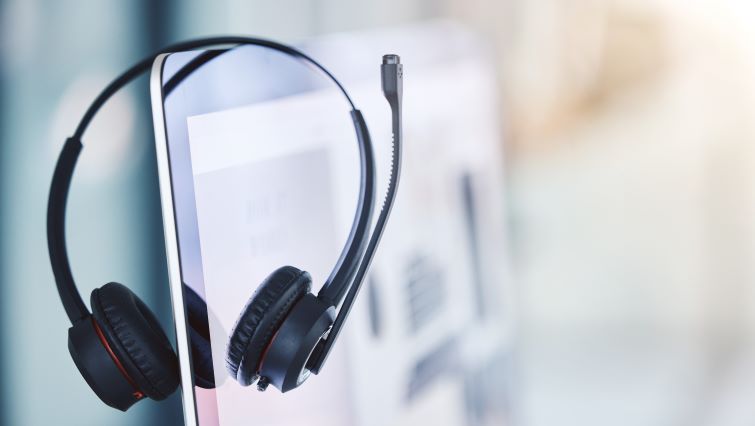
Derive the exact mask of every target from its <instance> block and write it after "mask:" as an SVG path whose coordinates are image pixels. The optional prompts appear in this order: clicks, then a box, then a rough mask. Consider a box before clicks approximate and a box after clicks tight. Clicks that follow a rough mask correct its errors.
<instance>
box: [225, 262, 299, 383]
mask: <svg viewBox="0 0 755 426" xmlns="http://www.w3.org/2000/svg"><path fill="white" fill-rule="evenodd" d="M311 287H312V278H311V277H310V275H309V273H307V272H305V271H301V270H299V269H297V268H294V267H293V266H284V267H282V268H279V269H277V270H275V271H274V272H273V273H272V274H270V275H269V276H268V277H267V278H266V279H265V281H263V282H262V284H261V285H260V286H259V287H258V288H257V290H256V291H255V292H254V295H252V297H251V299H249V302H247V304H246V306H245V307H244V310H243V311H242V312H241V315H240V316H239V319H238V321H237V322H236V325H235V326H234V328H233V330H232V331H231V337H230V341H229V343H228V352H227V354H226V366H227V368H228V372H229V373H230V374H231V376H232V377H235V378H236V380H237V381H238V382H239V383H240V384H242V385H243V386H249V385H250V384H252V382H253V381H254V379H255V377H256V376H257V373H258V371H259V368H260V362H261V361H262V358H263V357H264V353H265V351H266V349H267V347H268V345H269V344H270V341H271V340H272V339H273V336H275V333H276V332H277V330H278V329H279V328H280V326H281V324H282V323H283V320H284V319H285V318H286V315H287V314H288V313H289V312H290V311H291V308H293V306H294V305H295V304H296V302H298V301H299V300H300V299H301V298H302V297H304V295H306V294H307V293H309V291H310V289H311Z"/></svg>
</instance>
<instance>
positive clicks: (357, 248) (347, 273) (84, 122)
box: [47, 37, 400, 364]
mask: <svg viewBox="0 0 755 426" xmlns="http://www.w3.org/2000/svg"><path fill="white" fill-rule="evenodd" d="M218 45H254V46H260V47H266V48H270V49H273V50H276V51H278V52H281V53H285V54H288V55H290V56H292V57H294V58H298V59H301V60H303V61H305V62H307V63H309V64H311V65H312V66H314V67H315V68H316V69H318V70H319V71H321V72H322V73H323V74H325V76H326V77H328V79H330V80H331V81H332V82H333V83H335V85H336V86H337V87H338V89H339V90H340V92H341V93H342V94H343V95H344V97H345V98H346V100H347V102H348V103H349V106H350V107H351V118H352V121H353V123H354V127H355V130H356V134H357V141H358V143H359V157H360V166H361V172H360V185H359V196H358V201H357V209H356V213H355V215H354V220H353V223H352V227H351V231H350V232H349V236H348V238H347V240H346V244H345V245H344V248H343V250H342V251H341V254H340V256H339V258H338V261H337V262H336V265H335V266H334V268H333V270H332V272H331V273H330V276H329V277H328V279H327V280H326V281H325V283H324V284H323V287H322V289H321V290H320V292H319V294H318V297H319V298H321V299H322V300H323V301H325V302H327V303H330V304H331V305H332V306H337V305H338V304H339V303H340V302H341V301H342V300H343V298H344V296H346V291H347V290H349V288H350V287H353V288H352V289H351V291H349V294H348V297H347V303H346V304H345V305H348V306H345V307H347V308H350V306H351V303H352V302H353V298H354V297H355V296H356V292H357V291H358V287H359V284H360V283H361V281H362V279H363V278H364V274H365V272H366V269H367V268H368V267H369V263H370V261H371V258H372V255H373V254H374V251H375V248H376V246H377V242H378V240H379V239H380V235H381V234H382V228H383V227H384V225H385V220H387V215H388V213H389V211H390V205H391V204H392V201H393V197H394V194H395V186H396V184H397V181H398V174H397V173H396V171H397V170H398V168H397V166H398V164H394V169H393V170H392V173H391V182H390V185H389V196H388V197H386V203H385V204H384V206H383V211H381V215H380V216H381V217H380V218H379V220H378V225H377V226H376V228H375V231H376V233H377V235H375V234H373V237H372V239H371V240H370V244H369V247H368V244H367V241H368V236H369V232H368V231H369V226H370V224H371V220H372V212H373V207H374V203H375V159H374V154H373V152H372V143H371V140H370V136H369V132H368V131H367V126H366V123H365V121H364V118H363V117H362V114H361V112H360V111H359V110H357V109H356V107H355V106H354V103H353V102H352V100H351V98H350V97H349V95H348V93H347V92H346V90H345V89H344V87H343V86H342V85H341V83H340V82H339V81H338V80H337V79H336V78H335V77H334V76H333V75H332V74H331V73H330V72H329V71H328V70H327V69H325V67H323V66H322V65H321V64H320V63H318V62H317V61H315V60H314V59H312V58H311V57H309V56H307V55H306V54H305V53H303V52H301V51H299V50H297V49H295V48H293V47H290V46H286V45H284V44H280V43H276V42H273V41H270V40H265V39H259V38H253V37H211V38H205V39H197V40H191V41H187V42H183V43H177V44H174V45H172V46H168V47H167V48H165V49H162V50H160V51H159V52H155V53H154V54H152V55H150V56H149V57H147V58H145V59H143V60H142V61H140V62H138V63H137V64H136V65H134V66H132V67H131V68H130V69H128V70H127V71H125V72H124V73H123V74H121V75H120V76H119V77H118V78H116V79H115V80H113V81H112V82H111V83H110V84H109V85H108V86H107V87H106V88H105V89H104V90H103V91H102V92H101V93H100V94H99V95H98V96H97V98H95V100H94V102H93V103H92V104H91V105H90V106H89V108H88V109H87V111H86V113H85V114H84V116H83V117H82V119H81V121H80V122H79V125H78V126H77V128H76V131H75V132H74V134H73V136H71V137H70V138H68V139H67V140H66V142H65V144H64V146H63V150H62V152H61V154H60V157H59V159H58V162H57V164H56V166H55V172H54V174H53V179H52V184H51V187H50V196H49V200H48V206H47V240H48V249H49V253H50V262H51V263H52V269H53V273H54V275H55V283H56V285H57V288H58V293H59V295H60V299H61V301H62V303H63V307H64V308H65V311H66V314H67V315H68V318H69V319H70V320H71V322H72V323H73V324H76V323H77V322H79V321H81V320H82V319H85V318H88V317H89V315H90V312H89V309H88V308H87V307H86V305H85V304H84V302H83V300H82V298H81V294H80V293H79V291H78V289H77V287H76V284H75V282H74V280H73V274H72V272H71V266H70V262H69V259H68V250H67V247H66V233H65V216H66V206H67V200H68V192H69V189H70V185H71V179H72V177H73V172H74V169H75V167H76V163H77V161H78V158H79V154H80V153H81V149H82V147H83V146H82V143H81V138H82V136H83V135H84V132H85V131H86V129H87V128H88V126H89V124H90V122H91V121H92V119H93V118H94V116H95V115H96V114H97V112H98V111H99V110H100V108H101V107H102V106H103V105H104V104H105V103H106V102H107V100H108V99H110V97H112V96H113V95H114V94H115V93H116V92H118V90H120V89H121V88H122V87H124V86H125V85H126V84H128V83H129V82H130V81H132V80H133V79H135V78H136V77H137V76H139V75H141V74H142V73H145V72H147V71H148V70H149V69H150V67H151V65H152V63H153V61H154V59H155V58H156V57H157V55H159V54H162V53H172V52H180V51H187V50H194V49H199V48H205V47H210V46H218ZM221 53H222V52H221ZM218 54H219V53H217V52H213V53H212V54H210V53H207V54H206V56H203V55H200V57H201V58H202V59H198V58H195V59H198V60H195V61H190V62H189V64H187V65H186V66H185V67H184V68H182V69H181V70H179V71H178V72H177V73H176V75H174V78H172V79H171V80H169V81H168V83H167V84H166V85H165V86H164V87H163V98H165V97H167V96H168V95H169V93H170V91H172V90H173V89H174V88H175V87H177V86H178V85H179V84H180V83H181V81H183V79H185V78H186V77H188V76H189V75H190V74H191V73H192V72H193V71H194V70H195V69H196V68H198V67H200V66H201V65H203V64H204V63H206V62H207V61H209V60H211V59H212V58H214V57H216V56H217V55H218ZM192 68H193V69H192ZM392 106H393V105H392ZM394 111H395V110H394ZM394 119H395V117H394ZM394 135H395V138H398V137H399V135H400V127H396V124H395V120H394ZM397 142H398V141H397V140H395V139H394V144H396V143H397ZM394 149H395V147H394ZM394 155H395V152H394ZM384 213H385V215H384ZM383 216H385V217H383ZM365 251H367V256H366V257H367V259H366V261H365V262H362V263H361V265H360V260H362V258H363V256H364V255H365ZM355 276H356V279H354V278H355ZM352 282H353V283H355V284H356V286H350V284H351V283H352ZM346 315H348V309H347V310H346V312H341V313H339V315H338V318H337V319H336V326H337V327H334V331H336V333H335V334H336V335H337V330H338V329H340V325H341V324H342V322H343V320H344V319H345V317H346ZM333 337H336V336H333ZM334 340H335V339H329V343H330V344H332V342H333V341H334ZM325 353H327V351H325ZM321 361H324V359H323V360H321ZM320 364H321V362H320Z"/></svg>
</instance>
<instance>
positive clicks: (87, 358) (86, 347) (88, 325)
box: [68, 317, 141, 411]
mask: <svg viewBox="0 0 755 426" xmlns="http://www.w3.org/2000/svg"><path fill="white" fill-rule="evenodd" d="M68 351H69V352H70V353H71V358H73V362H74V363H75V364H76V367H77V368H78V369H79V372H81V375H82V376H84V380H86V382H87V383H88V384H89V387H91V388H92V390H93V391H94V393H95V394H97V396H98V397H99V398H100V399H101V400H102V402H104V403H105V404H107V405H109V406H111V407H113V408H117V409H119V410H121V411H126V410H128V409H129V407H131V406H132V405H134V404H135V403H136V402H138V401H139V400H140V399H141V398H140V397H138V395H139V394H138V392H139V390H138V389H136V388H135V387H134V385H133V384H131V383H129V381H128V379H126V377H125V376H124V375H123V373H122V372H121V371H120V370H119V369H118V367H117V365H116V363H115V362H114V361H113V359H112V357H111V356H110V354H109V353H108V351H107V349H105V346H104V345H103V343H102V340H101V339H100V337H99V335H98V334H97V330H96V329H95V326H94V319H93V318H91V317H88V318H86V319H85V320H83V321H79V322H77V323H76V324H75V325H74V326H73V327H71V328H69V329H68Z"/></svg>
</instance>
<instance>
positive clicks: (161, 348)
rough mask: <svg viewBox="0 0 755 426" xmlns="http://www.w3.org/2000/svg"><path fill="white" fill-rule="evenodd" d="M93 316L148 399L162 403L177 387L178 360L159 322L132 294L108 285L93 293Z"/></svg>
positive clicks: (115, 285) (116, 285)
mask: <svg viewBox="0 0 755 426" xmlns="http://www.w3.org/2000/svg"><path fill="white" fill-rule="evenodd" d="M91 304H92V315H93V316H94V319H95V320H96V321H97V324H98V325H99V327H100V329H101V330H102V333H103V334H104V336H105V339H106V340H107V342H108V343H109V345H110V347H111V349H112V350H113V353H114V354H115V356H116V357H117V358H118V360H119V361H120V362H121V364H122V365H123V367H124V369H125V370H126V372H127V373H128V375H129V376H130V378H131V379H132V380H133V381H134V382H135V383H136V385H137V386H138V387H139V390H140V391H141V392H143V393H144V394H145V395H146V396H148V397H150V398H152V399H155V400H162V399H165V398H167V397H168V396H169V395H170V394H171V393H173V391H175V389H176V388H177V387H178V382H179V375H178V360H177V358H176V355H175V353H174V352H173V348H172V347H171V345H170V341H169V340H168V337H167V336H166V335H165V333H164V332H163V330H162V328H161V327H160V324H159V322H158V321H157V318H156V317H155V315H154V314H153V313H152V311H150V310H149V308H148V307H147V305H145V304H144V302H142V300H141V299H139V298H138V297H137V296H136V295H135V294H134V293H133V292H131V290H129V289H128V288H126V287H125V286H123V285H122V284H118V283H108V284H106V285H104V286H102V287H101V288H98V289H95V290H94V291H92V296H91Z"/></svg>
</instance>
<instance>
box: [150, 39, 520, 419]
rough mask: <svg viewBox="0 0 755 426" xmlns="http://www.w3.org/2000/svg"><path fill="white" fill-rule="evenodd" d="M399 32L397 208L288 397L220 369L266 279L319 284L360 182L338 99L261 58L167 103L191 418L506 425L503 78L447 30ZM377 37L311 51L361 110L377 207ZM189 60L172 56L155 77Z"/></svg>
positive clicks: (237, 55)
mask: <svg viewBox="0 0 755 426" xmlns="http://www.w3.org/2000/svg"><path fill="white" fill-rule="evenodd" d="M410 32H411V34H410V37H408V38H406V40H409V39H411V40H412V41H413V42H414V45H410V44H406V45H402V46H404V47H403V50H399V51H398V53H401V54H402V59H403V62H404V63H405V64H406V69H407V70H411V71H410V72H409V71H407V72H409V74H408V77H407V80H406V82H405V115H404V116H405V120H404V121H405V139H406V141H407V143H406V145H405V151H404V153H405V163H404V170H403V173H402V186H401V190H400V191H399V195H398V198H397V203H396V207H395V209H394V212H393V215H392V217H391V220H390V222H389V225H388V228H387V229H386V233H385V236H384V238H383V242H382V243H381V246H380V248H379V250H378V253H377V255H376V258H375V261H374V263H373V267H372V268H371V270H370V273H369V274H368V277H367V280H366V283H365V286H364V288H363V290H362V292H361V293H360V296H359V298H358V299H357V303H356V304H355V306H354V309H353V311H352V315H351V316H350V317H349V320H348V321H347V323H346V327H345V328H344V330H343V335H342V337H341V339H340V340H339V342H338V343H337V344H336V346H335V348H334V351H333V353H332V355H331V356H330V358H329V359H328V362H327V363H326V365H325V367H324V368H323V370H322V371H321V373H320V374H319V375H317V376H313V377H312V378H310V379H309V380H308V381H307V382H306V383H305V384H304V385H303V386H301V387H300V388H297V389H295V390H293V391H291V392H288V393H286V394H281V393H280V392H279V391H278V390H277V389H273V388H272V387H270V388H269V389H268V390H267V391H266V392H258V391H257V390H256V389H255V388H254V387H253V386H252V387H243V386H241V385H240V384H239V383H238V382H236V381H235V380H234V379H233V378H232V377H230V376H229V374H228V373H227V371H226V367H225V351H226V347H227V344H228V333H229V332H230V330H231V329H232V327H233V325H234V323H235V321H236V319H237V318H238V315H239V313H240V312H241V310H242V308H243V306H244V304H245V303H246V302H247V300H248V299H249V298H250V297H251V295H252V294H253V293H254V291H255V289H256V288H257V287H258V286H259V284H260V283H261V282H262V280H263V279H264V278H265V277H266V276H267V275H268V274H269V273H270V272H272V271H273V270H274V269H276V268H278V267H280V266H284V265H292V266H295V267H297V268H299V269H303V270H306V271H308V272H309V273H310V274H311V275H312V278H313V292H316V291H317V290H319V287H320V286H321V285H322V283H323V281H324V280H325V279H326V278H327V276H328V275H329V273H330V272H331V268H332V267H333V265H334V264H335V262H336V260H337V258H338V255H339V253H340V250H341V249H342V247H343V245H344V243H345V241H346V238H347V233H348V231H349V229H350V226H351V220H352V218H353V214H354V208H355V206H356V202H357V193H358V184H359V163H358V149H357V142H356V137H355V134H354V128H353V125H352V123H351V120H350V117H349V108H348V105H347V104H346V102H345V101H344V99H343V97H342V95H341V94H340V93H338V92H337V91H335V90H334V88H333V86H332V83H330V82H329V81H328V80H326V79H325V78H323V77H322V75H320V74H319V73H317V72H315V71H314V70H313V69H311V68H309V67H307V66H306V65H305V64H303V63H302V62H300V61H298V60H296V59H293V58H290V57H288V56H285V55H282V54H280V53H277V52H273V51H269V50H267V49H264V48H257V47H239V48H236V49H233V50H230V51H228V52H225V53H223V54H221V55H218V56H217V57H215V58H214V59H213V60H212V61H210V62H207V63H206V64H205V65H203V66H202V67H201V68H200V69H199V70H197V71H196V72H195V73H193V74H192V75H190V76H189V77H188V78H186V79H185V80H184V81H183V82H182V83H181V84H180V85H178V86H176V87H175V89H173V90H172V91H171V92H170V94H169V95H168V96H167V97H166V98H165V100H164V115H165V125H166V134H167V147H168V157H169V160H170V181H171V188H172V199H173V204H174V211H173V212H170V213H171V214H173V215H174V217H175V228H176V233H177V242H178V253H179V257H180V259H179V260H180V274H181V280H182V282H183V285H184V292H183V293H184V294H183V301H184V303H185V308H186V318H185V321H186V322H187V324H188V325H189V327H188V328H189V336H188V339H189V340H190V342H191V348H192V351H191V367H192V371H193V377H194V381H193V383H192V384H190V385H188V384H186V383H184V385H183V389H184V392H191V398H188V399H187V398H185V401H189V400H191V401H192V404H194V407H195V413H196V417H197V419H198V422H199V424H200V425H202V426H207V425H223V426H228V425H241V424H244V425H246V424H249V423H255V424H263V425H299V424H308V425H354V424H359V425H385V424H394V425H403V424H406V425H411V424H418V423H419V424H425V423H430V424H437V425H459V424H472V425H493V424H495V425H500V424H506V422H507V421H508V418H509V412H508V406H509V405H508V404H507V403H506V401H507V399H508V398H509V391H508V389H509V387H508V383H509V382H510V380H509V379H510V377H509V374H508V365H509V360H510V354H511V344H510V342H511V338H510V315H509V312H510V309H509V305H508V303H509V300H508V299H507V297H506V290H505V289H506V286H507V282H506V280H505V275H506V269H505V261H504V253H505V247H503V241H504V238H503V233H504V231H505V230H504V229H503V223H504V221H503V210H502V206H503V203H502V199H501V197H502V193H501V192H500V178H501V176H502V170H501V167H502V158H501V152H500V146H499V142H500V140H499V133H498V123H497V121H496V116H495V105H496V100H495V96H494V94H495V93H496V90H495V79H494V77H493V73H492V71H491V69H490V67H489V65H488V64H487V62H486V60H485V57H484V55H481V54H480V52H478V51H475V50H474V49H469V48H468V46H467V45H465V44H464V43H463V42H461V41H460V40H464V39H465V38H464V37H457V36H458V34H453V32H451V33H449V32H448V29H447V28H443V29H442V31H440V32H439V31H437V29H430V30H422V31H419V32H417V31H410ZM449 34H450V35H449ZM444 37H449V39H448V40H447V41H443V42H442V40H443V38H444ZM398 39H400V38H398ZM386 40H388V41H390V40H393V38H391V37H385V35H372V36H370V35H368V36H363V37H361V38H355V37H348V38H347V37H344V38H338V37H336V38H333V39H330V40H328V41H327V42H324V43H319V44H318V43H315V44H313V45H311V46H308V48H306V49H305V50H306V51H307V52H308V53H310V54H311V55H312V56H314V57H316V58H318V60H321V62H323V64H324V65H325V66H326V67H327V68H329V69H330V70H331V71H332V72H334V74H335V75H336V76H337V77H338V78H339V79H340V80H341V81H342V83H344V84H345V86H346V88H347V90H348V91H349V93H350V95H351V96H352V97H353V98H354V101H355V103H356V104H357V107H358V108H360V109H361V110H362V111H363V113H364V115H365V117H366V120H367V124H368V127H369V130H370V134H371V136H372V139H373V145H374V149H375V154H376V160H377V164H378V176H377V177H378V188H377V189H378V194H381V195H380V196H381V197H382V194H383V193H384V191H385V187H386V183H387V175H388V170H389V158H390V110H389V108H388V106H387V104H386V102H385V100H384V99H383V97H382V93H381V92H380V74H379V63H380V56H381V54H382V53H385V52H388V51H392V50H394V47H395V46H393V45H392V44H391V43H390V42H386ZM344 52H351V53H349V54H345V53H344ZM366 52H368V53H366ZM199 54H200V53H198V52H187V53H179V54H173V55H171V56H169V57H168V58H167V60H166V61H165V64H164V68H163V72H164V77H163V81H165V82H168V81H170V78H171V77H172V76H173V75H175V74H176V73H177V72H178V71H179V70H180V69H181V68H182V67H183V66H185V65H186V64H187V63H189V62H190V61H192V60H193V59H194V58H196V57H197V55H199ZM459 105H465V108H462V109H461V110H460V108H459ZM470 146H474V147H475V149H468V148H469V147H470ZM174 300H175V297H174ZM178 321H180V319H178Z"/></svg>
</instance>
